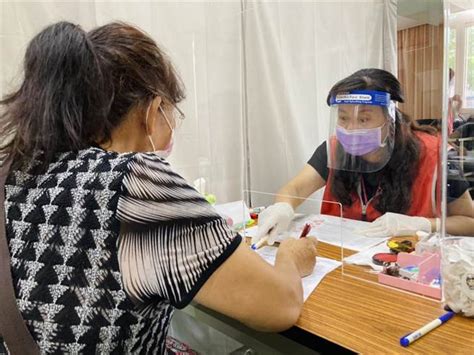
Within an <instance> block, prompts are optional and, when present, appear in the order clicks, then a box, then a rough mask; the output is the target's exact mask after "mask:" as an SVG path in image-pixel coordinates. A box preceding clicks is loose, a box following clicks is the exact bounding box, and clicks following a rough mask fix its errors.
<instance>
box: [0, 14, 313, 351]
mask: <svg viewBox="0 0 474 355" xmlns="http://www.w3.org/2000/svg"><path fill="white" fill-rule="evenodd" d="M24 70H25V75H24V80H23V82H22V84H21V86H20V88H19V89H18V90H17V91H15V92H13V93H12V94H11V95H9V96H8V97H7V98H6V99H4V100H2V101H0V106H1V107H0V108H1V114H0V121H1V124H0V138H1V140H2V142H4V143H5V144H4V145H3V146H1V147H0V156H2V157H3V158H5V157H6V159H5V160H3V163H2V174H1V184H0V185H1V187H2V188H1V192H2V193H1V194H0V196H1V206H2V209H1V214H2V215H3V216H4V217H2V218H5V217H6V219H5V222H6V223H5V225H6V228H2V227H3V225H2V227H0V229H1V230H0V252H1V255H2V257H1V258H0V285H1V287H0V299H1V300H2V302H1V303H0V349H1V348H2V347H1V345H2V342H3V341H5V342H6V345H7V347H8V348H9V350H10V351H11V352H12V353H17V354H27V353H28V354H32V353H38V351H40V352H41V353H84V354H94V353H104V354H109V353H119V354H129V353H153V354H164V353H165V351H166V349H165V344H166V337H167V331H168V327H169V324H170V320H171V317H172V314H173V310H174V308H175V307H177V308H182V307H185V306H186V305H187V304H189V303H190V302H191V301H193V300H194V301H196V302H198V303H201V304H203V305H204V306H206V307H208V308H211V309H214V310H217V311H219V312H221V313H223V314H225V315H228V316H230V317H233V318H236V319H237V320H240V321H242V322H244V323H246V324H247V325H249V326H251V327H254V328H258V329H260V330H266V331H280V330H283V329H285V328H288V327H290V326H291V325H293V324H294V323H295V322H296V320H297V319H298V317H299V313H300V310H301V307H302V304H303V291H302V286H301V277H302V276H305V275H307V274H309V273H311V272H312V270H313V267H314V265H315V262H316V249H315V241H314V240H313V239H312V238H305V240H299V241H288V243H284V244H282V246H281V247H280V248H279V250H278V254H277V257H276V263H275V265H274V266H270V265H269V264H268V263H266V262H265V261H264V260H263V259H262V258H261V257H259V256H258V255H257V254H256V253H254V252H252V251H251V250H249V248H248V247H247V246H246V245H245V243H242V242H241V237H240V236H239V235H238V234H235V233H233V232H232V231H231V230H230V229H229V227H228V226H227V224H226V222H225V220H224V219H223V218H221V217H220V216H219V214H218V213H217V212H216V211H215V210H214V209H213V207H212V206H211V205H210V204H209V203H208V202H207V201H206V200H205V199H204V197H203V196H201V195H200V194H199V193H198V192H197V191H196V190H195V189H194V188H193V187H191V186H190V185H189V184H188V183H187V182H186V180H185V179H183V178H182V177H181V176H180V175H179V174H177V173H176V172H175V171H174V170H173V168H172V167H171V165H170V164H169V163H168V162H167V161H166V160H165V158H166V157H167V156H168V155H169V154H170V153H171V150H172V148H173V136H174V131H175V129H176V128H177V127H178V126H179V124H180V123H181V121H182V120H183V118H184V116H183V114H182V113H181V111H180V110H179V109H178V104H179V103H180V101H181V100H182V99H183V98H184V91H183V86H182V83H181V81H180V79H179V77H178V75H177V74H176V72H175V70H174V68H173V65H172V64H171V62H170V60H169V59H168V57H167V56H166V55H165V54H164V52H163V51H162V50H161V49H160V48H159V47H158V45H157V44H156V43H155V41H154V40H153V39H152V38H151V37H150V36H148V35H147V34H145V33H144V32H142V31H141V30H139V29H137V28H135V27H132V26H130V25H127V24H124V23H111V24H107V25H104V26H101V27H98V28H95V29H93V30H92V31H90V32H85V31H84V30H82V29H81V28H80V27H79V26H77V25H74V24H71V23H68V22H60V23H56V24H53V25H51V26H49V27H47V28H46V29H44V30H43V31H41V32H40V33H39V34H38V35H37V36H35V37H34V38H33V40H32V41H31V43H30V44H29V46H28V48H27V51H26V55H25V60H24ZM5 255H6V256H7V257H4V256H5ZM10 255H11V258H10V257H9V256H10ZM17 305H18V306H19V307H17ZM275 309H278V310H279V311H278V312H275V311H274V310H275ZM9 320H15V321H9ZM25 325H26V327H25ZM18 330H21V331H18Z"/></svg>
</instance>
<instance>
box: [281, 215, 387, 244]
mask: <svg viewBox="0 0 474 355" xmlns="http://www.w3.org/2000/svg"><path fill="white" fill-rule="evenodd" d="M306 223H309V224H310V225H311V227H312V228H311V232H310V233H309V235H312V236H315V237H316V238H318V240H319V241H321V242H325V243H328V244H331V245H335V246H341V243H342V247H344V248H347V249H351V250H357V251H360V250H364V249H366V248H369V247H372V246H374V245H377V244H379V243H380V242H381V241H383V240H386V239H387V238H374V237H372V238H368V237H365V236H363V235H360V234H356V233H354V230H357V229H361V228H365V227H367V225H368V224H369V222H363V221H356V220H353V219H346V218H340V217H335V216H329V215H321V214H312V215H299V216H297V217H295V218H294V219H293V222H292V223H291V225H290V228H289V233H290V236H292V237H293V238H298V237H299V235H300V234H301V230H302V229H303V227H304V225H305V224H306ZM283 239H284V237H283ZM278 240H279V239H278V238H277V241H278Z"/></svg>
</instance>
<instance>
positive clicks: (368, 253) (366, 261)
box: [344, 241, 390, 271]
mask: <svg viewBox="0 0 474 355" xmlns="http://www.w3.org/2000/svg"><path fill="white" fill-rule="evenodd" d="M377 253H390V249H389V247H388V246H387V243H385V241H383V242H382V243H380V244H379V245H376V246H374V247H371V248H368V249H365V250H362V251H361V252H359V253H357V254H353V255H351V256H348V257H347V258H344V262H345V263H348V264H353V265H365V266H370V267H371V268H372V269H374V270H375V271H382V270H383V266H382V265H377V264H374V262H373V261H372V256H374V254H377Z"/></svg>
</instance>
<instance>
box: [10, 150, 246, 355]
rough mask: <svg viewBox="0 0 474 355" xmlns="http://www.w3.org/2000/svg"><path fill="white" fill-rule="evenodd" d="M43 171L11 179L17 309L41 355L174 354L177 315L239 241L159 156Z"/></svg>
mask: <svg viewBox="0 0 474 355" xmlns="http://www.w3.org/2000/svg"><path fill="white" fill-rule="evenodd" d="M39 166H40V161H39V159H38V160H37V161H34V162H32V163H31V164H30V165H29V166H28V167H25V168H24V169H20V170H18V171H14V172H12V173H11V174H10V176H9V177H8V179H7V183H6V188H5V190H6V202H5V207H6V218H7V238H8V241H9V247H10V252H11V255H12V275H13V280H14V283H15V291H16V295H17V302H18V305H19V308H20V310H21V312H22V315H23V318H24V319H25V321H26V323H27V325H28V328H29V330H30V332H31V333H32V335H33V337H34V338H35V340H36V341H37V342H38V344H39V346H40V348H41V351H42V353H47V354H53V353H58V354H59V353H85V354H89V353H104V354H107V353H121V354H123V353H158V354H160V353H164V346H165V337H166V333H167V330H168V326H169V322H170V318H171V315H172V312H173V307H184V306H186V305H187V304H188V303H189V302H190V301H191V300H192V299H193V297H194V296H195V294H196V293H197V292H198V291H199V289H200V287H201V286H202V285H203V284H204V282H205V281H206V280H207V279H208V278H209V277H210V276H211V275H212V273H213V271H214V270H216V269H217V268H218V267H219V266H220V265H221V264H222V263H223V262H224V261H225V260H226V258H227V257H228V256H230V255H231V254H232V252H233V251H234V250H235V249H236V248H237V246H238V245H239V244H240V237H239V236H235V235H233V234H232V232H231V231H230V230H229V229H228V227H227V225H226V224H225V221H224V220H223V219H222V218H220V217H219V215H218V214H217V213H216V212H215V210H214V209H213V208H212V207H211V206H210V205H209V204H208V203H207V202H206V201H205V199H204V198H203V197H202V196H201V195H200V194H199V193H198V192H197V191H196V190H195V189H194V188H192V187H191V186H189V185H188V184H187V183H186V181H185V180H184V179H183V178H182V177H181V176H179V175H178V174H176V173H175V172H173V170H172V169H171V167H170V165H169V164H168V163H167V162H166V161H164V160H162V159H161V158H159V157H158V156H156V155H155V154H151V153H130V154H117V153H111V152H106V151H103V150H101V149H99V148H90V149H87V150H83V151H80V152H78V153H72V152H69V153H63V154H61V155H59V156H58V158H57V160H56V162H54V163H52V164H50V166H49V167H48V168H47V171H46V172H44V171H42V172H39V170H38V169H39ZM127 296H128V297H127Z"/></svg>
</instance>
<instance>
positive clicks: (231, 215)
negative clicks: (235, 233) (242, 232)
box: [214, 201, 250, 228]
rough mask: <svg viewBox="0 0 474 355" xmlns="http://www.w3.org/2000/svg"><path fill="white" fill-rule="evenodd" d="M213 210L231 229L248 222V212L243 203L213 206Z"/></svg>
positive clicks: (236, 202)
mask: <svg viewBox="0 0 474 355" xmlns="http://www.w3.org/2000/svg"><path fill="white" fill-rule="evenodd" d="M214 208H215V209H216V211H217V213H219V214H220V215H221V216H222V218H224V219H225V220H226V221H227V223H228V224H229V226H231V227H234V228H235V227H239V225H240V226H242V225H245V223H244V222H247V221H248V220H250V211H249V208H248V207H247V205H246V204H245V202H244V201H235V202H229V203H222V204H219V205H215V206H214ZM229 219H230V220H229Z"/></svg>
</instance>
